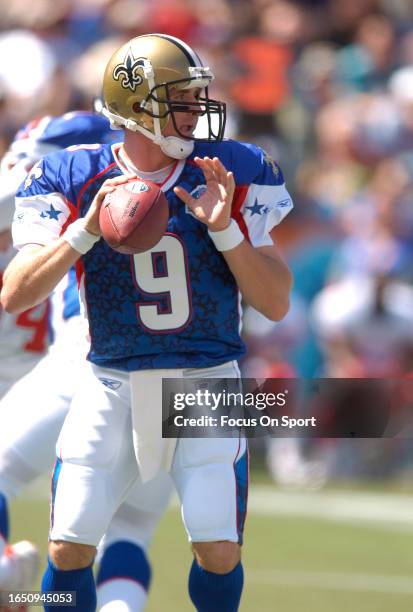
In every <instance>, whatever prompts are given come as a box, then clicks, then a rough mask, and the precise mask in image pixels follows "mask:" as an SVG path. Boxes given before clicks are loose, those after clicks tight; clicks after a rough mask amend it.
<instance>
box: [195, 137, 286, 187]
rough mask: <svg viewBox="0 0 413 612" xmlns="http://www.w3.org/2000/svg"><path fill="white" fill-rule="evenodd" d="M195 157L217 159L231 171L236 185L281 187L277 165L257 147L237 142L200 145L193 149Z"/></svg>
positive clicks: (280, 174)
mask: <svg viewBox="0 0 413 612" xmlns="http://www.w3.org/2000/svg"><path fill="white" fill-rule="evenodd" d="M194 154H195V155H198V156H199V157H204V156H205V155H207V156H209V157H214V156H216V157H219V159H220V160H221V162H222V163H223V164H224V166H225V167H226V168H227V169H228V170H231V171H232V172H233V173H234V176H235V182H236V183H237V184H246V185H249V184H251V183H258V184H259V183H262V184H272V185H282V184H283V183H284V176H283V173H282V171H281V168H280V167H279V166H278V164H277V163H276V162H275V161H274V160H273V159H272V158H271V157H270V156H269V155H268V154H267V153H266V152H265V151H264V150H263V149H261V148H260V147H258V146H257V145H254V144H251V143H246V142H240V141H238V140H223V141H222V142H219V143H202V146H199V145H198V146H197V147H196V148H195V153H194Z"/></svg>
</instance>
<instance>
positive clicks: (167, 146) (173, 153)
mask: <svg viewBox="0 0 413 612" xmlns="http://www.w3.org/2000/svg"><path fill="white" fill-rule="evenodd" d="M101 112H102V115H104V116H105V117H107V118H108V119H109V121H110V124H111V127H112V128H114V129H119V127H120V126H123V127H125V128H126V129H128V130H131V131H132V132H141V134H143V135H144V136H146V138H149V140H152V142H154V143H155V144H156V145H158V146H159V148H160V149H161V151H162V153H165V155H167V156H168V157H172V158H173V159H186V158H187V157H189V155H191V153H192V151H193V150H194V145H195V143H194V141H193V140H184V139H183V138H178V136H163V135H162V133H161V126H160V121H159V119H158V118H154V131H155V133H154V134H153V133H152V132H151V131H150V130H147V129H146V128H144V127H143V126H141V125H139V124H138V123H136V121H134V120H133V119H124V118H123V117H121V116H120V115H116V114H115V113H112V112H111V111H110V110H108V109H107V108H102V110H101Z"/></svg>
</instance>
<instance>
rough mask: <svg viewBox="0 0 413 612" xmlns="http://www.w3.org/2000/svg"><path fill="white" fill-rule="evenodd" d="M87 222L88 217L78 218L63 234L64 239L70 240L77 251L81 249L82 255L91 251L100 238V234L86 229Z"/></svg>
mask: <svg viewBox="0 0 413 612" xmlns="http://www.w3.org/2000/svg"><path fill="white" fill-rule="evenodd" d="M85 224H86V219H83V218H82V219H76V221H74V222H73V223H71V224H70V225H69V227H68V228H67V229H66V231H65V233H64V234H63V235H62V238H63V240H65V241H66V242H68V243H69V244H70V246H71V247H72V248H73V249H75V251H79V253H81V254H82V255H84V254H85V253H87V252H88V251H90V249H91V248H92V246H93V245H94V244H95V242H97V241H98V240H99V239H100V236H96V235H95V234H91V233H90V232H88V231H87V229H85Z"/></svg>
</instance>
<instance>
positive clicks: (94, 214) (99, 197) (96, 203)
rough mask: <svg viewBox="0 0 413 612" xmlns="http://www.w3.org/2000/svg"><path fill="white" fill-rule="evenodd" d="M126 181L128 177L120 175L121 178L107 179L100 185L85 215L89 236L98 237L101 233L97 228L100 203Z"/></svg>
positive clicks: (128, 179)
mask: <svg viewBox="0 0 413 612" xmlns="http://www.w3.org/2000/svg"><path fill="white" fill-rule="evenodd" d="M128 181H130V177H128V176H125V175H124V174H122V176H116V177H115V178H110V179H107V180H106V181H105V182H104V183H103V184H102V186H101V188H100V189H99V191H98V192H97V194H96V195H95V197H94V199H93V202H92V204H91V205H90V208H89V210H88V211H87V213H86V215H85V220H86V223H85V229H86V230H87V231H88V232H89V233H90V234H95V236H100V235H101V233H102V232H101V231H100V227H99V212H100V207H101V206H102V202H103V200H104V199H105V196H106V194H107V193H111V192H112V191H114V190H115V189H116V187H117V186H118V185H121V184H122V183H127V182H128Z"/></svg>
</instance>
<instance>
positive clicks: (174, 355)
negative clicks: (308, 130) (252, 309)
mask: <svg viewBox="0 0 413 612" xmlns="http://www.w3.org/2000/svg"><path fill="white" fill-rule="evenodd" d="M119 146H120V145H118V146H117V145H113V146H110V145H88V146H79V147H72V148H71V149H66V150H64V151H59V152H57V153H53V154H51V155H48V156H46V157H45V158H43V160H42V161H40V162H39V163H38V164H36V165H35V166H34V167H33V168H32V170H31V172H30V174H29V175H28V177H27V178H26V181H25V182H24V184H23V185H22V186H21V188H20V190H19V192H18V194H17V199H16V214H15V219H14V223H13V236H14V241H15V245H16V246H17V247H18V248H19V247H21V246H22V245H24V244H27V243H33V242H35V243H38V244H48V243H49V242H50V241H52V240H54V239H56V238H57V237H59V236H60V235H61V234H62V232H63V231H64V230H65V228H66V227H67V225H68V224H69V223H71V222H72V221H74V220H75V219H76V218H78V217H83V216H84V215H85V214H86V212H87V210H88V208H89V206H90V204H91V202H92V201H93V198H94V196H95V194H96V192H97V191H98V189H99V188H100V186H101V185H102V183H103V182H104V181H105V180H106V179H108V178H113V177H115V176H118V175H120V174H121V173H122V172H123V173H125V174H127V170H126V169H125V168H124V167H122V164H121V162H120V161H119V159H118V156H117V150H118V148H119ZM206 155H208V156H209V157H214V156H217V157H219V158H220V160H221V161H222V163H223V164H224V165H225V166H226V168H227V169H229V170H231V171H232V172H233V173H234V177H235V182H236V191H235V196H234V200H233V210H232V216H233V217H234V218H235V219H236V220H237V222H238V224H239V226H240V228H241V229H242V231H243V233H244V235H245V236H246V238H247V239H248V240H250V242H251V244H252V245H253V246H263V245H270V244H272V240H271V237H270V231H271V230H272V228H273V227H274V226H275V225H277V224H278V223H279V222H280V221H281V220H282V219H283V217H284V216H285V215H286V214H287V212H288V211H289V210H290V209H291V208H292V202H291V198H290V196H289V194H288V192H287V190H286V188H285V184H284V178H283V175H282V172H281V170H280V168H279V167H278V166H277V164H275V162H274V161H273V160H272V159H270V158H269V157H268V156H267V155H266V154H265V152H264V151H262V150H261V149H260V148H258V147H256V146H253V145H248V144H243V143H239V142H236V141H224V142H222V143H218V144H216V143H214V144H209V143H202V144H201V143H198V144H197V145H196V146H195V150H194V153H193V154H192V155H191V157H189V158H188V159H187V160H181V161H178V162H176V163H175V165H174V168H173V170H172V171H171V173H170V175H169V176H168V178H167V179H166V181H165V182H164V184H162V190H163V191H164V193H165V195H166V197H167V199H168V202H169V210H170V216H169V222H168V227H167V231H166V233H165V234H164V236H163V237H162V238H161V240H160V242H159V243H158V244H157V245H156V246H155V247H153V248H152V249H150V250H149V251H146V252H144V253H140V254H137V255H131V256H129V255H122V254H120V253H117V252H115V251H114V250H112V249H111V248H110V247H109V246H108V244H107V243H106V242H105V241H104V240H103V239H101V240H99V241H98V242H97V243H96V244H95V245H94V247H93V248H92V249H91V250H90V251H89V252H88V253H86V254H85V255H83V256H82V257H81V258H80V260H79V262H78V266H77V273H78V278H79V279H80V287H81V299H82V300H84V302H85V304H84V305H85V308H86V311H87V313H88V317H89V329H90V335H91V347H90V352H89V359H90V360H91V361H92V362H94V363H96V364H98V365H101V366H105V367H111V368H116V369H121V370H128V371H131V370H141V369H152V368H200V367H211V366H215V365H219V364H221V363H224V362H226V361H230V360H234V359H238V358H239V357H240V356H241V355H242V354H243V353H244V345H243V342H242V340H241V338H240V327H241V307H240V302H241V297H240V293H239V290H238V287H237V284H236V282H235V279H234V277H233V275H232V273H231V271H230V270H229V268H228V266H227V264H226V262H225V259H224V257H223V256H222V254H221V253H220V252H219V251H217V249H216V248H215V246H214V244H213V242H212V241H211V239H210V237H209V235H208V230H207V227H206V225H204V224H203V223H201V222H200V221H198V220H197V219H196V218H195V216H194V215H193V214H192V212H191V211H189V210H188V209H187V208H186V206H185V204H184V203H183V202H182V201H181V200H180V199H179V198H178V197H177V196H176V195H175V194H174V192H173V187H174V186H176V185H180V186H182V187H183V188H184V189H186V190H187V191H189V192H190V193H192V194H193V196H194V197H197V196H198V197H199V196H200V195H201V194H202V192H203V190H205V189H206V185H205V178H204V175H203V172H202V170H201V169H200V168H198V166H197V165H196V164H195V162H194V161H193V158H194V156H199V157H204V156H206Z"/></svg>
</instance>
